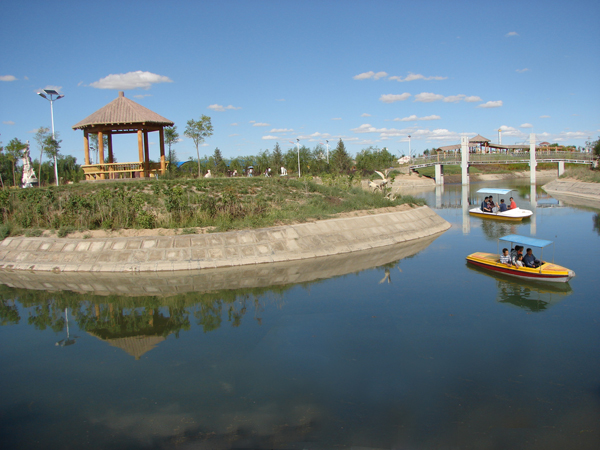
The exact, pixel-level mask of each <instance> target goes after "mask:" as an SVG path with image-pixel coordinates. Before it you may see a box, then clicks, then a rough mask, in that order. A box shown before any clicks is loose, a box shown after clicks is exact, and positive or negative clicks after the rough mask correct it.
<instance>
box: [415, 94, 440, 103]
mask: <svg viewBox="0 0 600 450" xmlns="http://www.w3.org/2000/svg"><path fill="white" fill-rule="evenodd" d="M443 99H444V96H443V95H440V94H434V93H433V92H421V93H420V94H417V95H415V102H423V103H429V102H435V101H437V100H443Z"/></svg>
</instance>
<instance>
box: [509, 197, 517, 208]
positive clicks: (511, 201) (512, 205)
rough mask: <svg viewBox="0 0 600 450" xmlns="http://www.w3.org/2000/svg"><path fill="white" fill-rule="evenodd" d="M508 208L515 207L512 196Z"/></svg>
mask: <svg viewBox="0 0 600 450" xmlns="http://www.w3.org/2000/svg"><path fill="white" fill-rule="evenodd" d="M508 209H517V204H516V203H515V199H514V198H512V197H511V198H510V205H508Z"/></svg>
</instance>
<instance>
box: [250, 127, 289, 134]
mask: <svg viewBox="0 0 600 450" xmlns="http://www.w3.org/2000/svg"><path fill="white" fill-rule="evenodd" d="M254 126H256V125H254ZM292 131H294V130H293V129H291V128H273V129H272V130H271V133H290V132H292Z"/></svg>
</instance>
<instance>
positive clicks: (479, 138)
mask: <svg viewBox="0 0 600 450" xmlns="http://www.w3.org/2000/svg"><path fill="white" fill-rule="evenodd" d="M469 142H470V143H477V142H490V140H489V139H488V138H484V137H483V136H482V135H480V134H478V135H477V136H475V137H474V138H471V139H469Z"/></svg>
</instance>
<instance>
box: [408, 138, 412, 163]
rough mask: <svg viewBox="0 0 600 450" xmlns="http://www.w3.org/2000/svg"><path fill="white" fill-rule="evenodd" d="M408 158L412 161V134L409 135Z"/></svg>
mask: <svg viewBox="0 0 600 450" xmlns="http://www.w3.org/2000/svg"><path fill="white" fill-rule="evenodd" d="M408 157H409V158H410V159H412V150H411V149H410V134H409V135H408Z"/></svg>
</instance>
